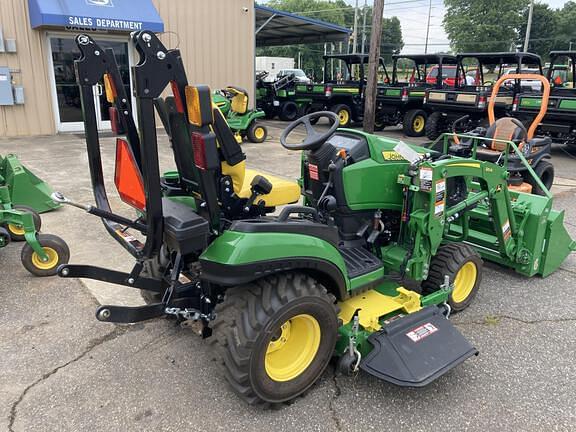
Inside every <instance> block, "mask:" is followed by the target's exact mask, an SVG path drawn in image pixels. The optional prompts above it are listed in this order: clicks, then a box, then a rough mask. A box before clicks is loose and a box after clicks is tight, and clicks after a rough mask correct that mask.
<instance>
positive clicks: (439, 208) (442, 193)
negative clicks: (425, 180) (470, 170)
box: [434, 179, 446, 217]
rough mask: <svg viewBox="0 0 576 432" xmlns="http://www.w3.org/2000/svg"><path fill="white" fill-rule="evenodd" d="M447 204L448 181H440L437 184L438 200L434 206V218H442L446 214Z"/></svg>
mask: <svg viewBox="0 0 576 432" xmlns="http://www.w3.org/2000/svg"><path fill="white" fill-rule="evenodd" d="M445 204H446V180H444V179H440V180H438V181H437V182H436V200H435V204H434V216H436V217H441V216H442V215H443V214H444V208H445V207H446V206H445Z"/></svg>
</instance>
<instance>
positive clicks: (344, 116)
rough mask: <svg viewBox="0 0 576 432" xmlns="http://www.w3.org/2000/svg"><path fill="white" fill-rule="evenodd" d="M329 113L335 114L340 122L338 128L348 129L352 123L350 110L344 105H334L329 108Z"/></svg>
mask: <svg viewBox="0 0 576 432" xmlns="http://www.w3.org/2000/svg"><path fill="white" fill-rule="evenodd" d="M330 111H332V112H333V113H336V115H337V116H338V119H339V120H340V127H348V126H349V125H350V123H351V122H352V110H351V109H350V107H349V106H348V105H346V104H338V105H334V106H333V107H331V108H330Z"/></svg>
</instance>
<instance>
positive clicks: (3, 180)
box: [0, 154, 60, 213]
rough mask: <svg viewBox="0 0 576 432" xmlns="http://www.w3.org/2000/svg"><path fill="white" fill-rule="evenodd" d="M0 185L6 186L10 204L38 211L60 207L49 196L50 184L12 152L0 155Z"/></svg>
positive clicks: (50, 191)
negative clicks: (3, 155)
mask: <svg viewBox="0 0 576 432" xmlns="http://www.w3.org/2000/svg"><path fill="white" fill-rule="evenodd" d="M0 186H7V188H8V191H9V201H10V202H11V203H12V205H24V206H27V207H31V208H33V209H34V210H36V211H37V212H38V213H45V212H48V211H51V210H54V209H56V208H58V207H60V204H58V203H55V202H54V201H53V200H52V198H50V195H51V194H52V192H53V191H52V189H50V186H48V184H47V183H46V182H44V181H42V180H41V179H39V178H38V177H37V176H36V175H35V174H34V173H33V172H32V171H30V170H29V169H28V168H26V167H25V166H24V165H23V164H22V163H21V162H20V161H19V160H18V158H17V157H16V156H15V155H13V154H9V155H6V156H5V157H2V156H0ZM3 202H4V201H3Z"/></svg>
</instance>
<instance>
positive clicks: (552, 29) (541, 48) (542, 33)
mask: <svg viewBox="0 0 576 432" xmlns="http://www.w3.org/2000/svg"><path fill="white" fill-rule="evenodd" d="M559 18H560V14H559V12H557V11H555V10H554V9H552V8H550V7H549V6H548V5H547V4H542V3H535V4H534V13H533V14H532V29H531V31H530V42H529V45H528V51H530V52H533V53H536V54H538V55H539V56H540V57H542V59H544V60H546V59H548V54H549V53H550V51H552V50H553V49H554V48H556V47H557V45H558V40H557V38H558V33H559V31H558V30H559V28H558V21H559ZM522 21H523V23H527V22H528V9H526V11H525V12H524V15H523V17H522ZM572 28H573V27H572ZM525 37H526V25H525V24H524V25H520V28H519V29H518V41H517V43H518V45H520V46H523V44H524V38H525Z"/></svg>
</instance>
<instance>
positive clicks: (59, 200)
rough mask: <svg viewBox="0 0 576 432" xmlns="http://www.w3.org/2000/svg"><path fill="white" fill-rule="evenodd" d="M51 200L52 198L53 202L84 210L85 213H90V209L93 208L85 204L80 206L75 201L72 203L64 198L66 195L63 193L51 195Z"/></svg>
mask: <svg viewBox="0 0 576 432" xmlns="http://www.w3.org/2000/svg"><path fill="white" fill-rule="evenodd" d="M50 198H52V201H55V202H57V203H59V204H68V205H71V206H74V207H78V208H79V209H82V210H84V211H87V212H89V211H90V208H91V207H92V206H89V205H85V204H80V203H77V202H74V201H70V200H69V199H68V198H66V197H65V196H64V194H63V193H62V192H53V193H52V195H50Z"/></svg>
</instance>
